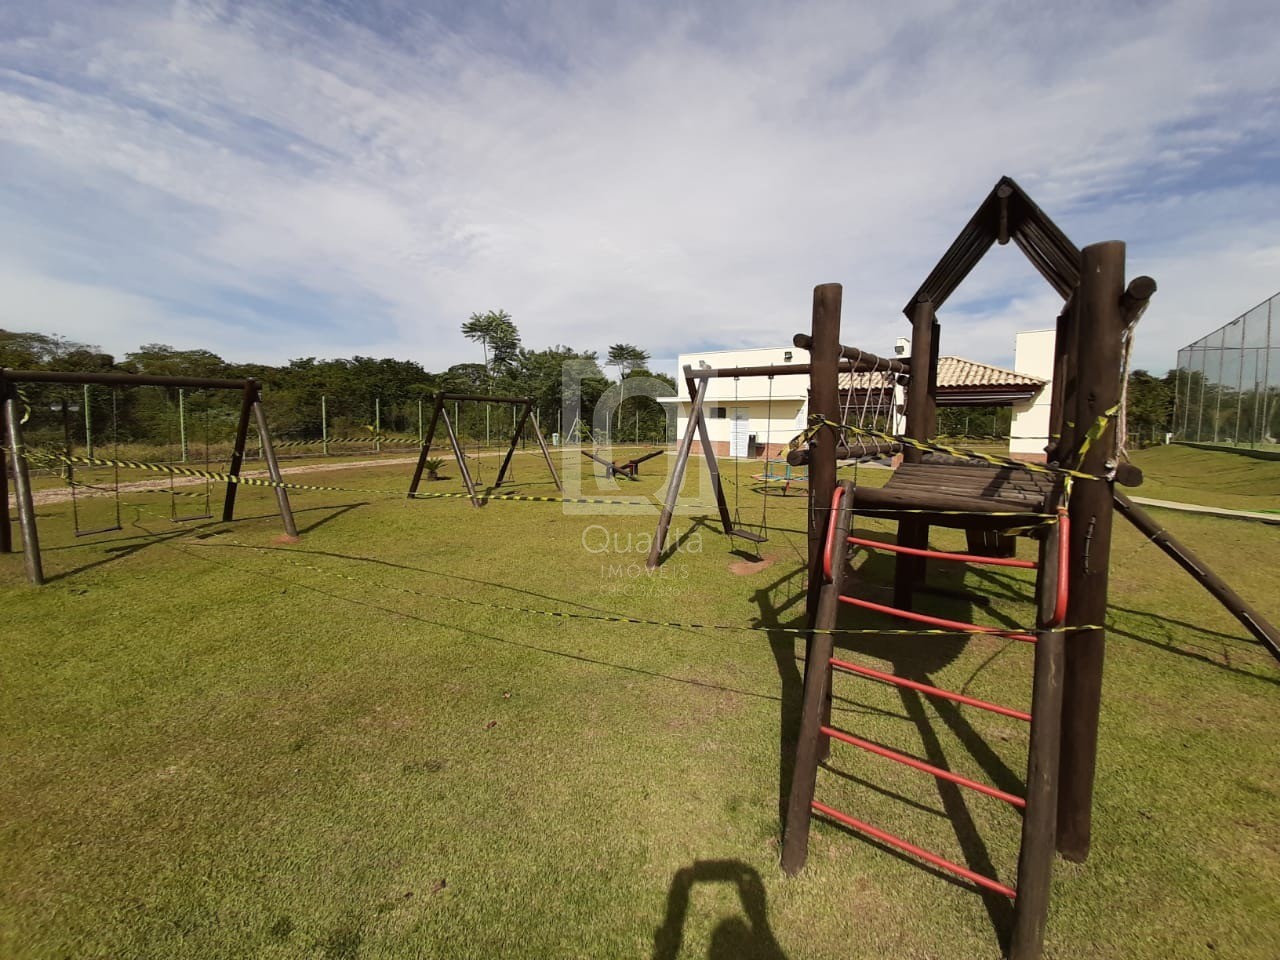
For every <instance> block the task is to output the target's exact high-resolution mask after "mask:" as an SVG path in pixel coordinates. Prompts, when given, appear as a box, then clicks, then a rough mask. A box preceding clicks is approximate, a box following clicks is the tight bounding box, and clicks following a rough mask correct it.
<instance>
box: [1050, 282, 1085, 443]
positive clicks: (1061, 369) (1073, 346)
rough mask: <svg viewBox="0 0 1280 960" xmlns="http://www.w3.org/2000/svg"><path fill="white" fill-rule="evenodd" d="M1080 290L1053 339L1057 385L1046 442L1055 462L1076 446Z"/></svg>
mask: <svg viewBox="0 0 1280 960" xmlns="http://www.w3.org/2000/svg"><path fill="white" fill-rule="evenodd" d="M1079 303H1080V298H1079V296H1078V292H1072V294H1071V296H1070V297H1068V298H1067V302H1066V303H1064V304H1063V305H1062V312H1061V313H1060V314H1058V326H1057V332H1056V334H1055V336H1054V341H1053V385H1052V387H1051V390H1052V394H1051V398H1050V402H1049V438H1048V440H1046V441H1045V454H1046V455H1047V457H1048V459H1049V461H1050V462H1051V463H1060V462H1061V460H1062V457H1063V456H1064V455H1065V451H1068V450H1072V449H1074V448H1075V421H1074V420H1072V417H1073V416H1074V414H1075V404H1076V357H1077V355H1078V354H1079V352H1080V348H1079V344H1078V342H1077V338H1076V333H1077V327H1078V325H1077V323H1076V319H1077V315H1078V313H1079V311H1078V310H1077V307H1078V305H1079Z"/></svg>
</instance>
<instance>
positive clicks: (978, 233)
mask: <svg viewBox="0 0 1280 960" xmlns="http://www.w3.org/2000/svg"><path fill="white" fill-rule="evenodd" d="M1010 240H1012V241H1013V242H1014V243H1015V244H1017V246H1018V249H1019V250H1021V251H1022V252H1023V253H1024V254H1026V257H1027V259H1028V260H1030V261H1031V265H1032V266H1033V267H1035V268H1036V270H1038V271H1039V272H1040V275H1041V276H1042V277H1044V278H1045V280H1047V281H1048V282H1049V286H1051V287H1053V289H1055V290H1056V291H1058V295H1059V296H1061V297H1062V299H1063V300H1066V299H1067V298H1068V297H1070V296H1071V291H1072V290H1074V289H1075V287H1076V285H1077V284H1078V283H1079V282H1080V251H1079V249H1078V248H1077V247H1076V245H1075V244H1074V243H1072V242H1071V241H1070V240H1069V239H1068V238H1067V235H1066V234H1065V233H1063V232H1062V231H1061V230H1060V229H1059V228H1058V225H1057V224H1056V223H1054V222H1053V220H1051V219H1050V218H1049V215H1048V214H1047V213H1045V212H1044V211H1043V210H1041V209H1040V208H1039V207H1038V206H1036V204H1035V202H1034V201H1033V200H1032V199H1031V198H1030V197H1029V196H1027V193H1026V191H1025V190H1023V189H1022V188H1021V187H1020V186H1018V185H1017V183H1015V182H1014V181H1013V178H1012V177H1001V178H1000V180H999V182H998V183H997V184H996V185H995V187H994V188H993V189H992V191H991V193H989V194H988V195H987V198H986V199H985V200H983V201H982V203H981V205H980V206H979V207H978V209H977V211H976V212H975V213H974V215H973V216H972V217H970V218H969V222H968V223H966V224H965V225H964V229H963V230H961V231H960V235H959V236H957V237H956V239H955V241H954V242H953V243H952V244H951V246H950V247H948V248H947V252H946V253H944V254H943V255H942V258H941V259H940V260H939V261H938V263H937V265H936V266H935V267H934V268H933V270H932V271H931V272H930V273H929V276H928V277H926V278H925V281H924V283H922V284H921V285H920V289H919V290H917V291H916V292H915V295H914V296H912V298H911V299H910V300H909V301H907V305H906V307H904V308H903V312H904V313H905V314H906V315H907V316H908V317H910V316H911V311H912V307H913V305H914V304H915V303H916V302H917V301H920V300H928V301H929V302H931V303H932V304H933V307H934V309H935V310H937V309H939V308H940V307H941V306H942V305H943V304H944V303H945V302H946V301H947V298H948V297H950V296H951V294H952V293H954V292H955V289H956V287H958V286H960V284H961V283H963V282H964V280H965V278H966V277H967V276H969V274H970V272H972V270H973V268H974V267H976V266H977V265H978V262H979V261H980V260H982V258H983V257H985V256H986V255H987V251H988V250H990V249H991V246H992V244H997V243H998V244H1000V245H1002V246H1003V245H1004V244H1007V243H1008V242H1009V241H1010Z"/></svg>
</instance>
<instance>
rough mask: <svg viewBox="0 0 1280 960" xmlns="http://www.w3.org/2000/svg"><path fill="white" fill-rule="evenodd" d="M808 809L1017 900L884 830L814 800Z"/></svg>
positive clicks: (991, 882) (1009, 891) (998, 886)
mask: <svg viewBox="0 0 1280 960" xmlns="http://www.w3.org/2000/svg"><path fill="white" fill-rule="evenodd" d="M810 807H811V809H812V810H813V811H814V812H815V813H820V814H822V815H823V816H826V817H830V818H831V819H832V820H835V821H836V822H837V823H842V824H844V825H845V826H846V827H849V828H850V829H851V830H857V831H858V832H859V833H865V834H866V835H867V836H869V837H873V838H875V839H876V840H879V841H880V842H881V843H887V844H888V845H889V846H891V847H896V848H897V849H899V850H903V851H905V852H907V853H909V854H911V855H912V856H915V857H919V858H920V859H921V860H923V861H925V863H931V864H933V865H934V866H935V867H940V868H941V869H943V870H946V871H948V872H950V873H954V874H955V875H956V876H958V877H964V879H966V880H968V881H969V882H970V883H976V884H977V885H978V886H980V887H984V888H985V889H987V890H994V891H995V892H996V893H1000V894H1003V895H1004V896H1006V897H1008V898H1009V899H1010V900H1014V899H1017V896H1018V892H1017V891H1016V890H1014V889H1013V887H1006V886H1005V885H1004V884H1003V883H1000V882H999V881H998V880H992V879H991V878H990V877H985V876H983V875H982V874H980V873H975V872H974V871H972V870H970V869H969V868H968V867H962V866H960V864H958V863H955V862H953V861H951V860H948V859H947V858H946V857H940V856H938V855H937V854H936V853H930V852H929V851H928V850H925V849H924V848H923V847H917V846H916V845H915V844H914V843H910V842H908V841H906V840H903V839H902V838H901V837H896V836H894V835H893V834H892V833H887V832H885V831H884V830H880V829H878V828H877V827H873V826H871V824H869V823H864V822H863V821H861V820H858V819H856V818H854V817H851V816H849V815H848V814H847V813H841V812H840V811H839V810H836V809H834V808H832V807H828V806H827V805H826V804H825V803H819V802H818V801H817V800H814V801H813V803H811V804H810Z"/></svg>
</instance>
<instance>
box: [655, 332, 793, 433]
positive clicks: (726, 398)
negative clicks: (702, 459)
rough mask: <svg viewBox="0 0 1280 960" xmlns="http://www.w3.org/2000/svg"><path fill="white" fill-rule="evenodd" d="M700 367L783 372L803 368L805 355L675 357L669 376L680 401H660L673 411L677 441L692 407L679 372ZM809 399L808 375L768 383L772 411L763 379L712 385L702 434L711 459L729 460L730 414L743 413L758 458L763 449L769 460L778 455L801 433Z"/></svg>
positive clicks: (787, 351) (784, 350) (759, 352)
mask: <svg viewBox="0 0 1280 960" xmlns="http://www.w3.org/2000/svg"><path fill="white" fill-rule="evenodd" d="M788 355H790V359H788ZM699 361H703V362H705V363H706V364H707V365H708V366H710V367H717V368H723V367H758V366H766V365H778V366H785V365H786V364H788V363H793V364H805V363H808V362H809V353H808V351H806V350H798V349H796V348H794V347H760V348H755V349H749V350H715V351H705V352H702V353H682V354H680V356H679V357H678V358H677V361H676V363H677V366H676V370H675V371H674V374H675V378H676V383H677V384H678V386H679V389H680V393H681V396H680V397H678V398H677V397H663V398H661V400H660V401H659V402H661V403H663V404H665V405H669V406H674V407H675V409H676V436H678V437H682V436H684V432H685V430H686V429H687V427H688V425H689V410H690V407H691V406H692V403H691V401H690V400H689V398H688V396H687V392H688V391H687V390H686V389H685V385H684V368H685V366H686V365H688V366H691V367H693V368H694V369H697V368H698V366H699ZM808 393H809V375H808V374H807V373H798V374H785V373H780V374H777V375H776V376H775V377H774V378H773V387H772V396H773V400H772V405H771V404H770V401H769V396H770V386H769V378H768V377H742V378H741V379H739V380H736V381H735V380H734V379H733V378H732V377H717V378H714V379H712V380H711V381H710V383H709V384H708V386H707V399H706V401H705V408H706V416H707V433H708V435H709V436H710V438H711V444H712V447H713V448H714V449H715V452H716V456H717V457H721V456H725V457H727V456H728V455H729V445H730V433H731V431H732V428H733V410H734V409H735V408H737V409H739V410H743V411H745V413H746V416H747V433H748V434H755V437H756V448H755V449H756V454H757V456H762V455H765V447H766V445H767V447H768V452H767V455H768V456H769V457H778V456H781V455H783V454H784V453H785V451H786V447H787V443H788V442H790V440H791V439H792V438H793V437H795V435H796V434H798V433H801V432H802V431H803V430H804V428H805V420H806V417H807V415H808ZM721 414H723V415H721ZM693 452H694V453H695V454H698V453H700V452H701V447H700V446H699V445H698V444H697V443H695V444H694V448H693Z"/></svg>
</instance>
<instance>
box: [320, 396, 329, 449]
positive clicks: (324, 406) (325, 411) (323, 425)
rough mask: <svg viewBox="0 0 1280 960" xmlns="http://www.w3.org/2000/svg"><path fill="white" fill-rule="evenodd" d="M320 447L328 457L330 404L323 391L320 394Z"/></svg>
mask: <svg viewBox="0 0 1280 960" xmlns="http://www.w3.org/2000/svg"><path fill="white" fill-rule="evenodd" d="M320 449H321V451H323V453H324V455H325V456H326V457H327V456H328V455H329V405H328V403H327V401H326V399H325V395H324V394H323V393H322V394H320Z"/></svg>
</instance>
